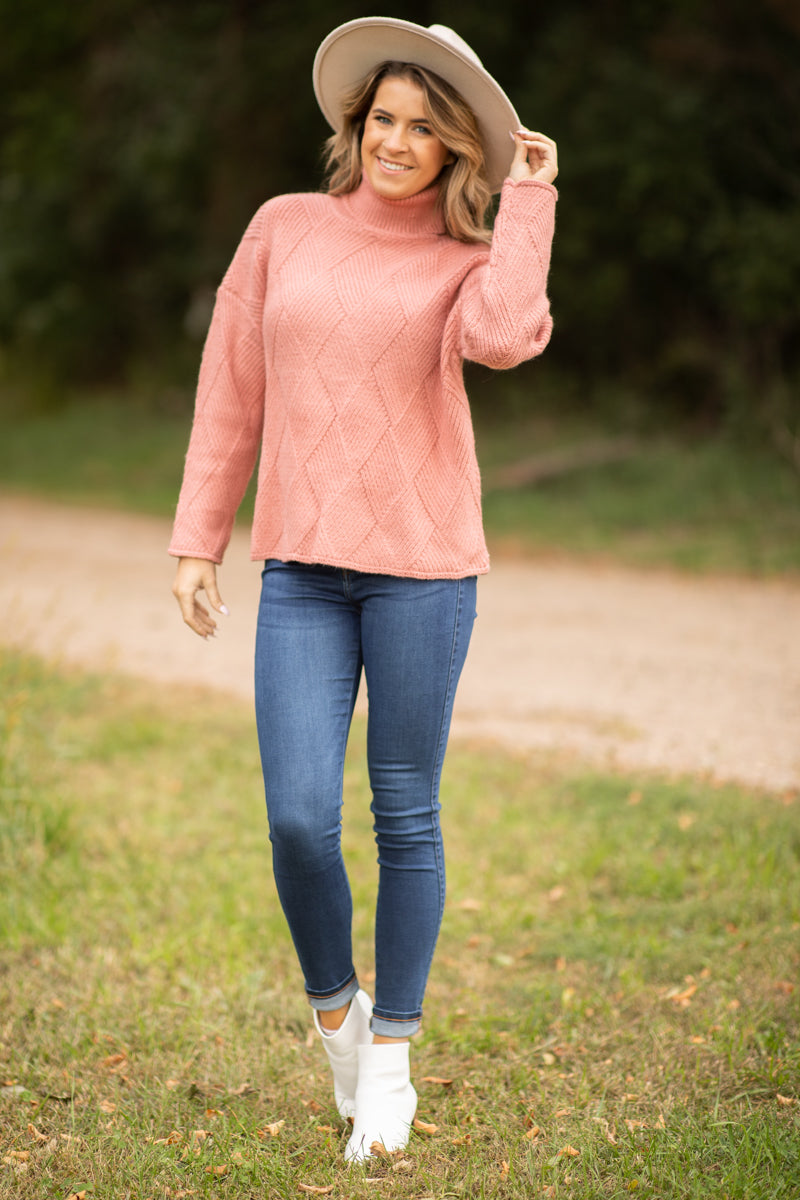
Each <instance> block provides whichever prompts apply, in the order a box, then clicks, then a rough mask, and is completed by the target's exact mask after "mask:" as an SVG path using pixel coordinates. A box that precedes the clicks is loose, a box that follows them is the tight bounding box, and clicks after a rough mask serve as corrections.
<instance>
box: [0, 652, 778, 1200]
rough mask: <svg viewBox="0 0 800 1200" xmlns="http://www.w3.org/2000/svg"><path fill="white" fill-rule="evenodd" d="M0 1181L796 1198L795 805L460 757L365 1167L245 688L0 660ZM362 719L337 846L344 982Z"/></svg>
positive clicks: (173, 1189)
mask: <svg viewBox="0 0 800 1200" xmlns="http://www.w3.org/2000/svg"><path fill="white" fill-rule="evenodd" d="M0 700H1V702H2V716H0V946H2V949H1V950H0V1196H2V1197H4V1198H5V1197H8V1198H9V1200H11V1198H12V1197H13V1198H14V1200H33V1198H37V1200H39V1198H41V1200H45V1198H47V1200H56V1198H57V1200H66V1198H67V1197H69V1196H71V1195H73V1196H74V1195H77V1196H81V1195H83V1194H85V1198H86V1200H96V1198H100V1197H102V1198H103V1200H111V1198H114V1200H122V1198H124V1197H132V1198H136V1200H147V1198H149V1197H152V1198H153V1200H156V1198H158V1200H162V1198H167V1197H172V1198H177V1197H189V1196H197V1197H201V1198H202V1197H207V1198H209V1200H211V1198H220V1200H221V1198H225V1200H245V1198H247V1200H250V1198H254V1197H260V1198H272V1197H294V1196H302V1195H304V1194H308V1195H314V1194H317V1195H323V1194H324V1195H330V1196H333V1197H343V1198H350V1197H355V1198H361V1197H367V1196H369V1197H375V1196H382V1197H385V1196H388V1197H401V1198H406V1197H414V1198H417V1200H423V1198H426V1197H436V1198H437V1200H438V1198H440V1197H441V1198H445V1197H465V1198H466V1197H484V1196H485V1197H489V1196H491V1197H495V1196H496V1197H503V1198H505V1197H509V1198H520V1200H521V1198H523V1197H524V1198H528V1197H538V1196H553V1197H571V1198H578V1200H597V1198H599V1197H623V1196H625V1197H627V1196H630V1195H636V1196H641V1197H654V1198H655V1197H658V1198H667V1197H669V1198H673V1197H674V1198H687V1200H688V1198H690V1197H709V1198H713V1200H721V1198H727V1200H737V1198H741V1200H745V1198H746V1200H760V1198H763V1200H775V1198H786V1200H789V1198H790V1197H797V1196H798V1195H800V1036H799V1035H800V1003H799V1001H800V987H799V986H798V977H799V976H800V971H798V966H799V965H800V821H798V803H799V802H800V801H798V797H797V796H794V795H771V794H766V793H765V794H758V795H756V794H750V793H747V792H745V791H742V790H739V789H736V788H732V787H717V786H712V785H710V784H708V783H705V782H703V781H699V780H683V779H665V778H660V777H657V776H650V775H642V776H637V777H625V776H622V775H603V774H598V773H595V772H591V773H590V772H587V771H585V770H579V769H578V768H577V767H574V766H570V765H564V764H555V763H554V762H553V761H552V759H548V758H545V757H537V756H531V755H519V756H513V755H508V754H501V753H499V752H497V751H496V750H495V749H491V748H488V747H485V746H480V745H475V746H465V745H463V744H454V745H453V747H452V748H451V751H450V754H449V757H448V762H447V764H446V768H445V778H444V786H443V796H442V799H443V805H444V819H445V836H446V843H447V849H448V871H449V896H448V907H447V911H446V916H445V921H444V926H443V930H442V936H441V940H440V946H439V952H438V955H437V958H436V960H435V964H434V970H433V974H432V978H431V983H430V988H429V994H428V998H427V1001H426V1016H425V1026H424V1030H423V1033H422V1035H421V1036H420V1037H419V1038H418V1039H416V1042H415V1046H414V1050H413V1059H414V1075H415V1080H416V1082H417V1087H418V1091H419V1096H420V1105H419V1114H418V1115H419V1117H420V1119H421V1120H422V1121H423V1122H424V1123H425V1125H426V1126H428V1129H427V1131H425V1130H419V1131H417V1132H415V1133H414V1134H413V1136H412V1140H411V1143H410V1145H409V1148H408V1150H407V1152H406V1153H405V1154H403V1155H401V1156H398V1157H397V1158H395V1159H392V1160H388V1161H379V1162H376V1163H375V1164H374V1165H373V1166H371V1167H370V1168H369V1169H368V1170H367V1171H365V1170H364V1169H363V1168H352V1169H351V1168H347V1167H345V1166H344V1164H343V1161H342V1149H343V1145H344V1140H345V1138H346V1133H347V1131H346V1128H345V1125H344V1123H343V1122H342V1121H341V1120H340V1119H339V1117H338V1114H337V1112H336V1110H335V1107H334V1106H333V1103H332V1097H331V1095H330V1091H329V1084H328V1079H327V1073H326V1069H325V1066H324V1059H323V1054H322V1051H321V1049H320V1047H319V1046H318V1045H317V1044H316V1043H315V1041H314V1040H313V1038H310V1037H309V1031H310V1019H309V1010H308V1008H307V1006H306V1004H305V1001H304V998H303V996H302V989H301V980H300V977H299V973H298V968H297V966H296V964H295V960H294V956H293V953H292V950H291V947H290V944H289V938H288V934H287V932H286V930H285V927H284V923H283V920H282V917H281V915H280V912H279V908H278V904H277V900H276V897H275V893H274V888H273V884H272V880H271V873H270V867H269V854H268V845H267V839H266V822H265V816H264V812H263V798H262V794H261V783H260V776H259V770H258V763H257V751H256V744H255V735H254V730H253V723H252V718H251V714H250V712H249V710H248V708H247V706H240V705H239V704H238V703H235V702H232V701H231V700H229V699H224V698H221V697H219V696H216V695H210V694H206V693H202V692H198V691H188V690H186V691H181V690H179V689H175V688H171V689H169V690H168V691H166V690H165V689H163V688H155V687H152V688H150V687H147V686H146V685H144V684H140V683H136V682H132V681H130V680H126V679H121V678H113V677H112V678H106V679H99V678H94V677H91V676H87V675H83V674H79V673H66V672H62V671H59V670H56V669H54V668H51V667H48V666H47V665H45V664H42V663H41V662H39V661H37V660H34V659H28V658H24V657H20V656H17V655H14V654H10V653H7V652H2V659H1V660H0ZM363 743H364V729H363V726H362V725H360V724H359V725H357V726H356V728H355V730H354V736H353V739H352V745H351V747H350V751H349V756H348V760H347V766H346V816H345V831H344V836H345V844H346V852H347V857H348V862H349V865H350V870H351V876H352V884H353V891H354V897H355V902H356V912H357V921H356V927H355V942H356V954H357V963H358V966H359V970H360V972H361V975H362V981H363V982H364V983H365V984H366V986H367V987H369V985H370V979H371V964H372V950H371V911H372V906H373V903H374V889H375V865H374V854H375V852H374V846H373V844H372V835H371V830H370V817H369V813H368V803H369V797H368V793H367V789H366V783H365V767H364V746H363Z"/></svg>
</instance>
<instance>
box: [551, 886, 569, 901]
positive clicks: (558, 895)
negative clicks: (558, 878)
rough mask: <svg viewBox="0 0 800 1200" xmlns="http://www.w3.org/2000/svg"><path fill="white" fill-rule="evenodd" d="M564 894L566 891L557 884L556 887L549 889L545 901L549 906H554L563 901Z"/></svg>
mask: <svg viewBox="0 0 800 1200" xmlns="http://www.w3.org/2000/svg"><path fill="white" fill-rule="evenodd" d="M566 894H567V889H566V888H565V887H562V886H561V884H560V883H559V884H558V885H557V886H556V887H553V888H550V891H549V892H548V893H547V899H548V900H549V901H550V902H551V904H555V903H557V901H559V900H563V899H564V897H565V896H566Z"/></svg>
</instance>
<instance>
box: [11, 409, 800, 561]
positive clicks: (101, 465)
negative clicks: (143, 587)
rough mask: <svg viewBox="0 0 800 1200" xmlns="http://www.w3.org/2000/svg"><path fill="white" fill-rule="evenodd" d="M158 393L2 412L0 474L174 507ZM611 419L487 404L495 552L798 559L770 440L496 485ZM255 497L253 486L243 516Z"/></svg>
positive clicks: (796, 483)
mask: <svg viewBox="0 0 800 1200" xmlns="http://www.w3.org/2000/svg"><path fill="white" fill-rule="evenodd" d="M158 399H159V398H158V397H155V398H152V399H151V400H150V401H149V402H144V400H142V399H141V398H140V399H139V401H138V402H132V401H131V398H130V397H129V396H125V395H107V396H103V397H95V398H94V399H92V400H88V399H87V400H83V401H75V402H74V403H72V404H71V405H69V406H68V407H66V408H64V409H61V410H58V411H55V412H50V413H40V414H39V415H38V416H33V417H28V418H25V417H23V416H21V415H20V412H19V411H17V412H16V414H15V415H14V416H6V417H5V419H4V420H3V436H2V438H0V486H2V487H4V488H5V489H6V490H15V491H20V492H28V493H34V494H39V495H44V496H49V497H51V498H53V499H57V500H65V501H68V502H73V503H81V504H94V505H100V506H103V507H110V508H114V507H122V508H128V509H134V510H137V511H141V512H148V513H155V514H161V515H165V516H167V515H171V514H172V513H173V512H174V508H175V502H176V499H177V494H178V489H179V486H180V477H181V470H182V464H183V458H184V454H185V451H186V444H187V440H188V434H189V424H190V418H189V415H188V400H187V398H186V397H184V398H183V399H182V401H180V402H178V401H177V400H175V399H173V400H171V401H168V400H164V398H163V397H161V398H160V402H159V403H156V400H158ZM0 400H2V397H0ZM484 405H485V408H486V410H487V411H488V405H486V402H485V401H484ZM1 408H2V405H1V404H0V409H1ZM482 411H483V410H482ZM607 432H608V430H606V429H605V427H604V426H603V424H602V422H601V421H600V419H599V418H597V419H595V420H593V421H592V420H589V419H588V418H586V417H584V418H582V419H581V420H580V421H578V420H576V419H575V418H569V417H560V418H557V419H556V418H553V417H552V415H548V414H547V413H545V412H539V413H536V412H534V413H533V414H532V415H525V416H524V417H520V416H515V417H512V416H510V415H509V417H508V418H503V419H499V420H498V419H495V420H488V419H487V418H486V417H483V418H481V417H480V414H479V416H478V419H477V442H478V453H479V458H480V461H481V464H482V467H483V468H484V472H485V478H486V480H487V494H486V497H485V522H486V530H487V536H488V539H489V543H490V548H491V549H492V551H493V552H496V553H503V552H509V551H510V552H512V553H514V554H525V555H550V554H568V555H573V556H580V557H588V558H610V559H616V560H617V561H621V562H624V563H628V564H632V565H636V566H673V567H678V568H680V569H688V570H696V571H697V570H699V571H714V570H717V571H734V572H745V573H748V574H753V575H770V574H778V573H797V572H800V474H798V473H796V472H792V470H791V469H790V468H789V467H788V466H787V465H785V464H784V463H783V462H782V460H780V459H778V458H776V457H775V456H774V455H770V454H768V453H767V452H766V451H765V450H764V449H763V448H758V447H756V446H745V445H743V444H742V443H741V442H734V441H732V440H730V439H726V438H724V437H717V438H714V439H712V438H700V437H693V438H691V437H689V436H687V435H679V434H678V433H677V432H675V431H673V432H671V433H667V432H661V433H660V434H658V435H657V436H647V437H644V436H641V437H640V440H639V442H638V444H637V448H636V450H635V452H634V453H633V454H632V455H631V456H630V457H629V458H628V459H626V460H625V461H623V462H618V463H615V464H608V465H606V466H598V467H594V468H590V469H588V468H587V469H582V470H578V471H569V472H566V473H563V474H561V475H559V476H557V477H556V478H550V479H544V480H541V481H540V482H539V483H537V484H536V485H534V486H527V487H516V488H512V489H503V490H493V489H492V488H491V479H492V476H493V473H494V472H495V471H496V469H497V468H498V467H501V466H503V465H505V464H508V463H509V462H515V461H517V460H520V459H522V460H525V459H529V458H531V457H535V456H537V455H540V454H541V455H548V454H550V453H552V452H553V451H554V450H557V451H562V450H564V449H570V448H571V447H574V446H581V445H583V444H586V443H590V444H591V443H594V442H596V441H597V440H598V439H602V438H604V437H605V436H606V434H607ZM612 432H613V431H612ZM252 499H253V489H252V488H251V489H250V492H249V493H248V496H247V498H246V500H245V503H244V505H243V509H242V517H243V519H245V520H246V519H247V518H248V516H249V514H251V513H252Z"/></svg>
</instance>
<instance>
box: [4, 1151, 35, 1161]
mask: <svg viewBox="0 0 800 1200" xmlns="http://www.w3.org/2000/svg"><path fill="white" fill-rule="evenodd" d="M30 1156H31V1152H30V1150H9V1152H8V1155H7V1156H6V1157H5V1158H4V1159H3V1162H4V1163H7V1164H9V1163H14V1162H27V1161H28V1159H29V1158H30Z"/></svg>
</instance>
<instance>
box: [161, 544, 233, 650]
mask: <svg viewBox="0 0 800 1200" xmlns="http://www.w3.org/2000/svg"><path fill="white" fill-rule="evenodd" d="M200 591H203V592H205V594H206V596H207V597H208V600H209V603H210V604H211V607H212V608H214V609H216V611H217V612H221V613H224V615H225V616H226V617H227V615H228V610H227V608H226V607H225V605H224V604H223V603H222V597H221V596H220V594H219V591H218V589H217V567H216V564H215V563H213V562H209V560H208V559H206V558H181V559H178V570H177V571H176V572H175V582H174V583H173V585H172V594H173V596H174V597H175V599H176V600H177V601H178V604H179V605H180V609H181V616H182V617H183V619H184V621H185V622H186V624H187V625H188V626H189V628H190V629H193V630H194V632H195V633H196V634H197V635H198V636H199V637H201V638H208V637H213V636H214V633H215V631H216V628H217V622H216V621H215V620H214V618H213V617H212V616H211V613H210V612H209V611H208V609H207V608H206V607H205V605H204V604H201V603H200V601H199V600H198V599H197V593H198V592H200Z"/></svg>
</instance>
